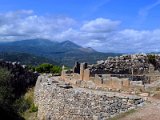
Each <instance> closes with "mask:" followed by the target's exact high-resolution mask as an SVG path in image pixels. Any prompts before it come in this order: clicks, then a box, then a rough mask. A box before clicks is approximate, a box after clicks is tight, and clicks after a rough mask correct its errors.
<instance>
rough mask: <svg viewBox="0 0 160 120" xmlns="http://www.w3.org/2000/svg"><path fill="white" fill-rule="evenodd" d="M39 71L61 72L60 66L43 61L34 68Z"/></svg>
mask: <svg viewBox="0 0 160 120" xmlns="http://www.w3.org/2000/svg"><path fill="white" fill-rule="evenodd" d="M35 70H36V71H37V72H39V73H61V67H59V66H54V65H52V64H48V63H44V64H41V65H39V66H37V67H36V68H35Z"/></svg>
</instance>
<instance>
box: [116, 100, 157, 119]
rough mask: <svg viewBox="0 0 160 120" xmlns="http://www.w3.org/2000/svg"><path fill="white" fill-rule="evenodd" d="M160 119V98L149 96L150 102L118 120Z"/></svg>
mask: <svg viewBox="0 0 160 120" xmlns="http://www.w3.org/2000/svg"><path fill="white" fill-rule="evenodd" d="M159 119H160V100H159V99H155V98H149V101H148V104H147V105H145V106H144V107H142V108H140V109H138V110H137V111H136V112H134V113H132V114H129V115H127V116H125V117H123V118H120V119H118V120H159Z"/></svg>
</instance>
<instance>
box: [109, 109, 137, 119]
mask: <svg viewBox="0 0 160 120" xmlns="http://www.w3.org/2000/svg"><path fill="white" fill-rule="evenodd" d="M134 112H136V110H135V109H131V110H129V111H127V112H125V113H121V114H119V115H117V116H115V117H113V118H109V119H108V120H119V119H122V118H124V117H126V116H128V115H130V114H132V113H134Z"/></svg>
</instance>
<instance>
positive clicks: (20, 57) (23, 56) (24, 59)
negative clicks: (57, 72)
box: [0, 52, 59, 66]
mask: <svg viewBox="0 0 160 120" xmlns="http://www.w3.org/2000/svg"><path fill="white" fill-rule="evenodd" d="M0 59H2V60H5V61H11V62H15V61H18V62H20V63H21V64H24V65H34V66H35V65H39V64H42V63H51V64H54V65H59V63H57V62H55V61H53V60H50V59H48V58H44V57H40V56H35V55H32V54H28V53H15V52H0Z"/></svg>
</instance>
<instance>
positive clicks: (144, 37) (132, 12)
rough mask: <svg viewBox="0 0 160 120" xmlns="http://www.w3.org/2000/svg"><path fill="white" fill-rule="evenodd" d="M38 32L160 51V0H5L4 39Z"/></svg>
mask: <svg viewBox="0 0 160 120" xmlns="http://www.w3.org/2000/svg"><path fill="white" fill-rule="evenodd" d="M34 38H42V39H49V40H52V41H59V42H62V41H65V40H70V41H72V42H75V43H76V44H79V45H81V46H83V47H92V48H94V49H95V50H97V51H101V52H119V53H141V52H160V0H0V41H1V42H6V41H15V40H25V39H34Z"/></svg>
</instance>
